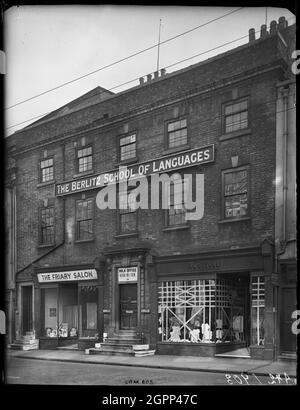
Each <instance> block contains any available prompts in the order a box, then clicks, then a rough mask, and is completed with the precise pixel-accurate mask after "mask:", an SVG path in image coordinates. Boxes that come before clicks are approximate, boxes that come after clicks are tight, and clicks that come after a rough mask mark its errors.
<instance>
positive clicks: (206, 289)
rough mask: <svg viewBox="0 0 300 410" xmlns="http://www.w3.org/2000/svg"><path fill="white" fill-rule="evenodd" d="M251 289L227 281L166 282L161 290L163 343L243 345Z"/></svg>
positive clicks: (159, 311)
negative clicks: (239, 343)
mask: <svg viewBox="0 0 300 410" xmlns="http://www.w3.org/2000/svg"><path fill="white" fill-rule="evenodd" d="M246 291H247V286H240V285H237V284H235V283H231V282H229V281H223V280H219V279H218V280H203V279H201V280H193V281H187V280H186V281H164V282H161V283H160V286H159V288H158V314H159V320H158V334H159V336H160V341H166V342H175V343H176V342H192V343H221V342H224V343H226V342H241V341H244V340H245V336H244V318H245V306H244V300H245V292H246Z"/></svg>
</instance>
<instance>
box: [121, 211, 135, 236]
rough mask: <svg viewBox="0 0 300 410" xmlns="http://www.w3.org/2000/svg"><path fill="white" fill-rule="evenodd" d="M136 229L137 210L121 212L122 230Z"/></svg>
mask: <svg viewBox="0 0 300 410" xmlns="http://www.w3.org/2000/svg"><path fill="white" fill-rule="evenodd" d="M135 230H136V212H129V213H120V231H121V232H128V231H135Z"/></svg>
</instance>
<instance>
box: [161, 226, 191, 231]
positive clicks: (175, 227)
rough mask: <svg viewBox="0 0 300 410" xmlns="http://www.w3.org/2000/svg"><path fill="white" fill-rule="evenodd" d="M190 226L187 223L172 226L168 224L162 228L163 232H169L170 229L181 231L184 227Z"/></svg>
mask: <svg viewBox="0 0 300 410" xmlns="http://www.w3.org/2000/svg"><path fill="white" fill-rule="evenodd" d="M190 227H191V226H190V225H189V224H185V225H174V226H168V227H166V228H163V229H162V230H163V232H170V231H181V230H184V229H189V228H190Z"/></svg>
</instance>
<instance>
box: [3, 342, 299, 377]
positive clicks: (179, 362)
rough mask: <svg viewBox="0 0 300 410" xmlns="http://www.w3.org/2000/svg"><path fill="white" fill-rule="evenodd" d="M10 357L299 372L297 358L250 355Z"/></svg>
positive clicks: (43, 353)
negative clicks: (255, 357)
mask: <svg viewBox="0 0 300 410" xmlns="http://www.w3.org/2000/svg"><path fill="white" fill-rule="evenodd" d="M6 354H7V358H9V357H18V358H22V359H37V360H51V361H60V362H73V363H92V364H106V365H110V366H113V365H115V366H133V367H148V368H156V369H171V370H190V371H201V372H212V373H230V374H231V373H234V374H241V373H244V374H255V375H264V376H268V375H269V374H270V373H271V374H272V375H276V374H280V375H282V376H283V375H284V373H286V374H287V375H288V376H290V377H296V376H297V369H296V367H297V366H296V365H297V363H296V362H293V361H287V360H286V361H266V360H253V359H246V358H221V357H198V356H169V355H154V356H146V357H134V356H130V357H127V356H111V355H89V354H86V353H85V352H84V351H81V350H72V351H71V350H70V351H68V350H29V351H23V350H10V349H7V350H6Z"/></svg>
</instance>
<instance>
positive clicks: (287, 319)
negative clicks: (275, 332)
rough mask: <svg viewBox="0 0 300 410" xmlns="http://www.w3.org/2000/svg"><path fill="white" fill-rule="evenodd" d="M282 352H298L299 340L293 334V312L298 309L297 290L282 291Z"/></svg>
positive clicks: (287, 289) (284, 289)
mask: <svg viewBox="0 0 300 410" xmlns="http://www.w3.org/2000/svg"><path fill="white" fill-rule="evenodd" d="M281 295H282V299H281V301H282V306H281V326H280V350H281V352H296V346H297V339H296V335H294V334H293V333H292V330H291V329H292V323H293V320H294V319H292V312H293V311H294V310H296V309H297V303H296V289H295V288H283V289H282V293H281Z"/></svg>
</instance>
